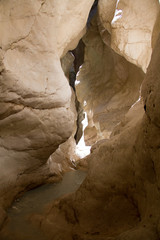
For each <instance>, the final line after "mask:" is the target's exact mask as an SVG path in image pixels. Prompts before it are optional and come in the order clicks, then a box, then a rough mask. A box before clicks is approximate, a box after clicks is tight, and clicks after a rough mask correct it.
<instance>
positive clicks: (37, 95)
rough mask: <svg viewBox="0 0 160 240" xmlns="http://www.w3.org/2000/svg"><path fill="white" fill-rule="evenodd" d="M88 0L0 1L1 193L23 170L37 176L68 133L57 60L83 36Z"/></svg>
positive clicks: (68, 109)
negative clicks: (56, 0) (58, 0)
mask: <svg viewBox="0 0 160 240" xmlns="http://www.w3.org/2000/svg"><path fill="white" fill-rule="evenodd" d="M92 3H93V0H89V1H87V2H86V1H85V0H83V1H80V2H77V1H74V0H73V1H70V0H64V1H63V4H62V2H61V1H60V2H55V1H54V0H29V1H27V2H26V1H25V0H14V1H12V0H6V1H1V2H0V31H1V35H0V70H1V73H0V107H1V109H0V165H1V169H0V182H1V183H0V189H1V195H4V194H3V191H4V190H5V191H6V189H7V187H9V186H11V185H12V184H14V183H15V182H16V181H20V180H19V179H20V178H21V177H22V175H23V174H26V173H28V174H29V173H31V172H33V171H35V169H36V173H35V175H36V174H37V175H38V174H39V173H38V170H37V169H38V168H39V167H40V166H41V169H43V167H42V165H43V164H45V163H46V162H47V159H48V157H49V156H50V155H51V154H52V153H53V152H54V151H55V150H56V149H57V148H58V146H59V145H60V144H61V143H63V142H65V141H66V140H67V139H68V138H69V137H70V136H71V134H72V131H73V128H74V125H75V118H76V116H75V109H73V103H72V101H71V96H72V91H71V88H70V86H69V84H68V80H67V78H66V77H65V75H64V72H63V70H62V67H61V63H60V58H61V57H63V56H64V55H65V54H66V52H68V50H69V49H73V48H75V46H76V44H77V43H78V41H79V39H80V38H81V36H82V35H83V33H84V31H85V25H86V21H87V17H88V13H89V10H90V7H91V5H92ZM44 169H45V170H44V172H45V173H46V172H47V171H46V169H47V167H46V168H45V167H44ZM40 172H41V173H40V174H42V172H43V170H42V171H40ZM42 175H43V174H42ZM47 175H48V174H47ZM25 176H26V175H25ZM24 178H25V183H24V185H25V186H26V185H27V178H26V177H24ZM31 178H32V177H31ZM37 178H38V177H37ZM44 178H45V177H44ZM44 178H42V179H44ZM22 179H23V177H22ZM35 179H36V176H35ZM28 181H30V180H29V179H28ZM38 181H39V180H38ZM20 182H21V184H22V185H23V180H21V181H20ZM34 185H36V181H34ZM17 186H18V183H17ZM2 190H3V191H2ZM21 190H22V189H21ZM18 191H19V190H18V188H17V189H15V193H13V192H12V194H10V196H8V199H9V198H10V200H12V197H13V196H14V194H17V192H18ZM6 192H7V191H6ZM11 195H12V197H11Z"/></svg>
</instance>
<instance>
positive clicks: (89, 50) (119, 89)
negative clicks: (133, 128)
mask: <svg viewBox="0 0 160 240" xmlns="http://www.w3.org/2000/svg"><path fill="white" fill-rule="evenodd" d="M98 23H99V22H98V21H97V18H95V19H94V20H93V22H92V25H91V26H90V28H89V29H88V32H87V34H86V35H85V36H84V37H83V41H84V44H85V61H84V64H83V65H82V67H81V68H80V71H79V73H78V76H77V80H78V81H79V82H78V84H77V85H76V92H77V97H78V100H79V101H80V102H81V104H82V105H83V106H84V111H86V112H87V115H88V119H89V125H88V127H87V128H86V129H85V142H86V143H87V144H88V145H92V144H93V143H95V142H96V140H98V139H103V138H109V136H110V134H111V132H112V130H113V129H114V127H115V126H116V125H117V124H118V123H119V122H120V121H121V120H122V119H123V117H124V115H125V113H126V112H127V111H128V110H129V108H130V107H131V106H132V104H134V103H135V102H136V101H137V100H138V98H139V96H140V86H141V83H142V81H143V78H144V74H143V72H142V71H141V70H140V69H139V68H138V67H136V66H134V65H133V64H131V63H129V62H128V61H127V60H126V59H125V58H124V57H121V56H120V55H118V54H116V53H115V52H114V51H113V50H112V49H111V48H110V46H108V45H106V44H105V40H104V38H103V37H104V35H101V29H99V27H98ZM103 40H104V41H103Z"/></svg>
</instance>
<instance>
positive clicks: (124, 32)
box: [99, 0, 159, 72]
mask: <svg viewBox="0 0 160 240" xmlns="http://www.w3.org/2000/svg"><path fill="white" fill-rule="evenodd" d="M100 3H102V4H99V5H100V6H101V7H100V8H99V10H100V11H99V15H100V19H101V22H102V24H103V27H104V29H107V31H109V32H111V33H112V37H111V45H112V48H113V49H114V50H115V51H116V52H118V53H119V54H120V55H123V56H124V57H125V58H126V59H127V60H129V61H130V62H132V63H134V64H136V65H137V66H140V67H142V69H143V71H144V72H146V69H147V67H148V64H149V62H150V57H151V53H152V45H151V40H152V32H153V28H154V25H155V22H156V19H157V15H158V13H159V2H158V1H157V0H142V1H139V0H135V1H132V0H119V1H117V4H116V9H115V14H114V18H113V19H112V18H110V16H111V15H109V17H108V19H106V18H104V16H106V15H105V12H106V9H108V12H109V10H110V9H112V10H111V11H110V12H111V13H113V8H112V7H113V5H115V1H113V3H111V1H104V0H100ZM137 6H138V7H137ZM142 16H143V17H142ZM110 21H111V24H109V23H110Z"/></svg>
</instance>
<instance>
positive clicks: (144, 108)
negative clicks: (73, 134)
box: [34, 0, 160, 240]
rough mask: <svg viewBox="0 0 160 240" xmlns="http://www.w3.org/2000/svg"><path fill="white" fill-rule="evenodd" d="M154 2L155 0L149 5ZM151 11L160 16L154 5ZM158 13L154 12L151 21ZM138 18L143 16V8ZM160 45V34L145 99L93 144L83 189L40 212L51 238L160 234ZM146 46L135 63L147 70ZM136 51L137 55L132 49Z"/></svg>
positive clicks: (152, 237) (154, 237)
mask: <svg viewBox="0 0 160 240" xmlns="http://www.w3.org/2000/svg"><path fill="white" fill-rule="evenodd" d="M106 2H107V1H106ZM121 2H124V1H121V0H120V1H119V3H121ZM128 2H129V3H131V1H128ZM134 2H137V8H136V9H137V10H138V11H139V9H141V10H142V13H143V9H142V8H141V7H142V6H141V3H142V2H141V3H140V5H139V7H138V1H134ZM134 2H133V4H134ZM148 3H151V1H147V4H146V6H148ZM152 3H153V1H152ZM126 6H127V4H126V5H125V7H126ZM146 6H145V8H146ZM153 6H154V4H153ZM145 8H144V9H145ZM126 9H127V8H126ZM128 11H130V8H129V9H128ZM133 13H134V14H135V12H134V11H133ZM149 13H150V14H149V16H152V13H153V15H154V16H156V13H155V9H153V8H151V9H150V12H149ZM147 17H148V16H147ZM153 18H154V17H153ZM153 18H152V17H150V18H149V19H150V21H151V22H152V20H153ZM138 19H139V20H141V19H142V22H143V18H142V14H141V18H140V17H139V18H138V17H137V19H136V20H137V21H138ZM148 22H149V21H148ZM148 22H146V24H148ZM133 24H134V21H133ZM137 24H138V22H137ZM138 26H141V21H140V22H139V24H138ZM92 34H93V36H94V33H92ZM135 36H137V35H136V34H135ZM149 38H150V39H151V38H152V36H151V32H150V37H149ZM120 39H121V35H120ZM144 45H145V44H144ZM94 46H95V45H94ZM117 46H118V42H117ZM159 46H160V37H159V39H158V42H157V44H156V46H155V49H154V52H153V55H152V59H151V62H150V65H149V68H148V71H147V73H146V76H145V80H144V81H143V83H142V98H141V100H140V101H138V102H137V103H136V104H134V105H133V106H132V107H131V108H130V109H129V111H128V113H127V114H126V116H125V117H124V119H123V120H122V121H121V123H120V124H119V125H118V126H117V127H116V128H115V129H114V130H113V132H112V135H111V138H110V139H109V140H105V139H104V140H102V141H100V142H99V143H97V144H95V145H94V146H93V147H92V154H91V155H90V156H89V157H88V162H89V172H88V176H87V178H86V180H85V181H84V183H83V184H82V185H81V187H80V188H79V190H78V191H77V192H76V193H74V194H71V195H70V196H66V197H64V198H63V199H60V200H58V201H56V202H54V203H53V204H51V205H50V206H49V207H48V210H47V211H46V213H45V214H44V215H39V216H35V218H34V221H35V220H36V222H37V225H38V226H39V228H40V229H41V230H42V231H43V232H44V233H45V234H46V236H47V237H48V239H52V238H53V239H55V240H56V239H57V240H58V239H65V240H66V239H67V240H73V239H74V240H76V239H78V240H82V239H83V240H91V239H92V240H94V239H95V240H141V239H145V240H158V239H160V214H159V213H160V204H159V202H160V178H159V176H160V171H159V169H160V167H159V157H160V151H159V148H160V147H159V146H160V137H159V136H160V118H159V116H160V112H159V111H160V110H159V103H160V94H159V91H160V84H159V83H160V70H159V61H160V47H159ZM137 48H138V47H137ZM117 49H118V47H117ZM147 49H148V48H147ZM145 50H146V46H145V47H144V49H143V51H144V52H143V53H144V56H147V57H146V58H144V61H142V62H140V59H139V55H137V58H136V57H135V59H136V61H135V63H137V64H138V65H141V67H142V68H143V70H144V71H145V69H147V65H148V61H149V58H148V56H149V55H150V50H151V49H150V47H149V49H148V50H149V51H148V52H145ZM148 53H149V55H148ZM123 54H124V55H126V53H125V52H122V55H123ZM145 54H146V55H145ZM130 56H131V59H132V51H131V55H130ZM96 57H97V55H96ZM146 59H148V60H147V61H146ZM131 61H132V60H131ZM132 62H133V61H132ZM86 98H88V95H87V94H86Z"/></svg>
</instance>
